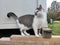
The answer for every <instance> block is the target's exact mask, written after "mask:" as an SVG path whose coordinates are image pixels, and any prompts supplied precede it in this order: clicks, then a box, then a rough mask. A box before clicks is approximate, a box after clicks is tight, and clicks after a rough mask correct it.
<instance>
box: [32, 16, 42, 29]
mask: <svg viewBox="0 0 60 45" xmlns="http://www.w3.org/2000/svg"><path fill="white" fill-rule="evenodd" d="M32 26H33V27H35V28H38V29H40V28H41V27H42V18H39V17H37V16H35V17H34V20H33V25H32Z"/></svg>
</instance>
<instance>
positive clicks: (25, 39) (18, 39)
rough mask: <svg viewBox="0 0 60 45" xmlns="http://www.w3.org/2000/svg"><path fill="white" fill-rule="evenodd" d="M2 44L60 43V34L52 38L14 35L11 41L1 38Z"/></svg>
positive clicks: (51, 44) (55, 44)
mask: <svg viewBox="0 0 60 45" xmlns="http://www.w3.org/2000/svg"><path fill="white" fill-rule="evenodd" d="M5 39H6V38H5ZM0 45H60V36H52V38H42V37H41V36H40V37H35V36H20V35H12V36H11V37H10V39H9V41H8V40H6V41H5V40H3V41H2V40H0Z"/></svg>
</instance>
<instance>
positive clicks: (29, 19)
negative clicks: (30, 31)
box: [18, 14, 34, 27]
mask: <svg viewBox="0 0 60 45" xmlns="http://www.w3.org/2000/svg"><path fill="white" fill-rule="evenodd" d="M33 19H34V15H31V14H27V15H24V16H21V17H19V18H18V20H19V23H21V24H24V25H25V26H27V27H32V23H33Z"/></svg>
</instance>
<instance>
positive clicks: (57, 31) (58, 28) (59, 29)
mask: <svg viewBox="0 0 60 45" xmlns="http://www.w3.org/2000/svg"><path fill="white" fill-rule="evenodd" d="M48 27H49V28H51V29H53V31H52V34H53V35H60V22H53V24H49V25H48Z"/></svg>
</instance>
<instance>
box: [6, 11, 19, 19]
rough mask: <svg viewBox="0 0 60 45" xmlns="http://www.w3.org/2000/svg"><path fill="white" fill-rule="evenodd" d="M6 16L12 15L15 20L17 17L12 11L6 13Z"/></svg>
mask: <svg viewBox="0 0 60 45" xmlns="http://www.w3.org/2000/svg"><path fill="white" fill-rule="evenodd" d="M7 17H8V18H10V17H13V18H14V19H15V20H16V19H17V18H18V17H17V16H16V14H15V13H13V12H9V13H7Z"/></svg>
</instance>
